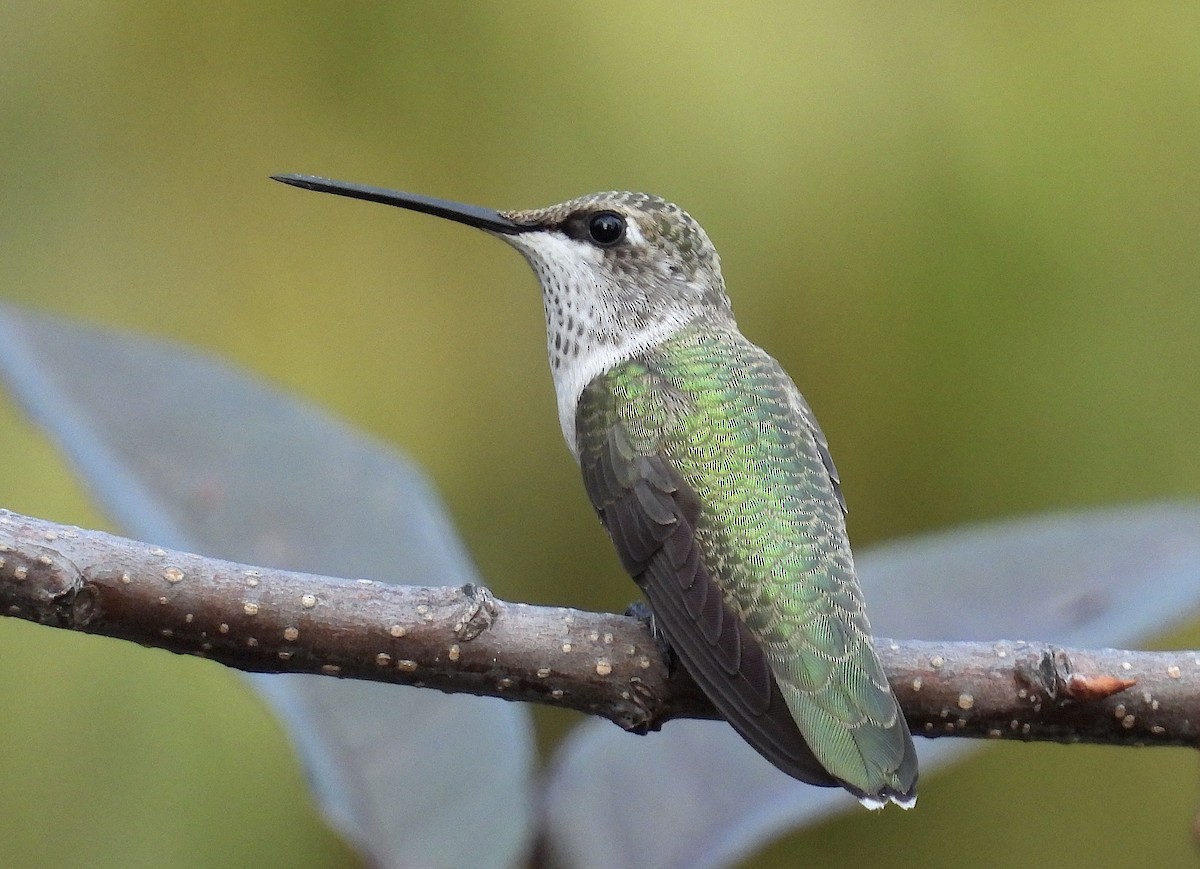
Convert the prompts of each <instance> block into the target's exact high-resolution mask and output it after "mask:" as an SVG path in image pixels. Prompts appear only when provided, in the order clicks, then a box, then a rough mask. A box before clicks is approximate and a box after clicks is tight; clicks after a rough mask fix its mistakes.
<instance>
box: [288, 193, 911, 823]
mask: <svg viewBox="0 0 1200 869" xmlns="http://www.w3.org/2000/svg"><path fill="white" fill-rule="evenodd" d="M272 177H273V178H274V179H275V180H277V181H282V182H283V183H285V184H290V185H293V186H295V187H301V188H304V189H308V190H316V191H320V192H325V193H335V194H338V195H340V196H349V197H353V198H356V199H363V200H368V201H371V202H380V203H384V204H387V205H395V206H398V207H400V208H406V209H409V210H412V211H419V212H423V213H425V214H431V215H435V216H437V217H442V218H447V219H449V220H452V221H457V222H459V223H463V224H466V225H468V226H473V227H476V228H478V229H482V230H484V231H485V232H487V233H489V234H491V235H493V236H496V237H497V238H500V239H502V240H503V241H505V242H507V243H508V244H510V245H511V246H512V247H514V248H516V249H517V251H518V252H520V253H521V254H522V255H523V256H524V258H525V259H526V260H527V261H528V263H529V265H530V266H531V267H532V268H533V270H534V272H535V273H536V275H537V278H538V280H539V282H540V283H541V287H542V302H543V308H544V311H545V318H546V341H547V349H548V353H549V358H550V370H551V373H552V375H553V379H554V388H555V393H556V396H557V399H558V416H559V422H560V424H561V426H562V432H563V437H564V438H565V439H566V442H567V447H568V448H569V449H570V451H571V453H572V455H573V456H574V457H575V459H576V461H577V462H578V464H579V466H580V469H581V471H582V475H583V484H584V488H585V489H586V490H587V494H588V497H589V498H590V499H591V503H592V506H593V507H594V508H595V510H596V512H597V513H598V514H599V517H600V519H601V521H602V522H603V524H604V526H605V528H606V529H607V530H608V534H609V536H610V537H611V539H612V542H613V544H614V546H615V547H616V550H617V553H618V555H619V556H620V561H621V564H622V566H623V567H624V569H625V570H626V571H627V572H628V573H629V575H630V576H631V577H632V578H633V579H634V581H635V582H636V583H637V584H638V586H640V588H641V590H642V593H643V594H644V596H645V597H646V600H647V602H648V604H649V607H650V610H651V612H652V613H653V619H654V622H655V623H656V625H657V627H658V628H659V630H661V632H662V634H663V635H664V636H665V638H666V640H667V642H668V644H669V645H670V647H671V648H672V649H673V650H674V652H675V653H676V654H677V656H678V658H679V660H680V661H681V662H682V664H683V666H684V667H685V668H686V669H687V670H688V672H689V673H690V674H691V676H692V678H693V679H695V681H696V682H697V684H698V685H699V686H700V688H701V689H702V690H703V691H704V693H705V694H706V695H707V696H708V698H709V699H710V700H711V701H712V703H713V706H714V707H716V709H717V710H718V711H719V712H720V713H721V714H722V716H724V718H725V719H726V720H728V722H729V723H730V724H731V725H732V726H733V728H734V729H735V730H736V731H737V732H738V733H739V734H740V735H741V736H742V737H743V738H744V739H745V740H746V741H747V742H748V743H749V744H750V745H751V746H753V747H754V748H755V749H756V750H757V751H758V752H759V753H760V754H761V755H762V756H763V757H765V758H766V759H767V760H768V761H770V762H771V763H772V764H774V765H775V766H776V767H778V768H779V769H780V770H782V771H783V772H785V773H787V774H789V775H791V776H793V777H794V778H796V779H799V780H800V781H803V782H807V783H809V784H813V785H819V786H823V787H836V786H839V785H840V786H841V787H843V788H845V789H846V790H848V791H849V792H850V793H852V794H853V795H854V796H856V797H857V798H858V799H859V800H860V801H861V802H862V803H863V804H864V805H866V806H867V807H868V808H873V809H875V808H881V807H882V806H884V805H885V804H886V803H887V802H888V801H892V802H895V803H897V804H899V805H901V806H903V807H905V808H910V807H912V806H913V805H914V804H915V803H916V781H917V757H916V752H915V750H914V747H913V742H912V737H911V735H910V734H909V730H908V725H907V723H906V721H905V719H904V715H903V713H902V711H901V709H900V706H899V704H898V703H897V701H896V698H895V696H894V695H893V694H892V691H891V688H890V686H889V685H888V681H887V678H886V676H885V675H884V672H883V667H882V665H881V664H880V661H879V658H878V656H877V654H876V652H875V649H874V646H873V643H872V640H871V631H870V625H869V624H868V621H867V614H866V610H865V607H864V603H863V596H862V592H861V590H860V589H859V583H858V578H857V576H856V574H855V570H854V560H853V557H852V555H851V552H850V544H849V540H848V537H847V533H846V523H845V512H846V502H845V500H844V498H843V495H842V488H841V481H840V479H839V477H838V472H837V469H836V468H835V467H834V464H833V459H832V458H831V456H830V453H829V445H828V442H827V440H826V438H825V435H824V433H823V432H822V431H821V428H820V426H818V425H817V420H816V417H815V416H814V415H813V412H812V410H811V409H810V408H809V406H808V403H807V402H806V401H805V400H804V398H803V396H802V395H801V394H800V390H799V389H797V387H796V385H795V384H794V383H793V382H792V379H791V378H790V377H789V376H788V375H787V373H786V372H785V371H784V370H783V368H782V366H780V364H779V363H778V362H777V361H775V359H774V358H772V357H771V356H769V355H768V354H767V353H766V352H765V351H763V350H762V349H760V348H759V347H758V346H756V345H755V344H753V343H751V342H750V341H749V340H747V339H746V338H745V337H743V336H742V333H741V332H740V330H739V329H738V325H737V323H736V321H735V320H734V316H733V311H732V308H731V306H730V302H729V297H728V296H727V295H726V291H725V281H724V278H723V277H722V275H721V264H720V258H719V257H718V256H717V251H716V248H715V247H714V246H713V244H712V242H711V241H710V240H709V238H708V235H707V234H706V233H705V231H704V230H703V229H702V228H701V227H700V225H699V224H698V223H697V222H696V221H695V220H693V219H692V218H691V217H690V216H689V215H688V214H687V213H686V212H685V211H683V210H682V209H681V208H679V207H678V206H677V205H674V204H672V203H670V202H667V201H666V200H664V199H660V198H659V197H657V196H652V195H649V194H645V193H629V192H608V193H593V194H590V195H586V196H581V197H579V198H577V199H571V200H569V201H567V202H563V203H561V204H559V205H551V206H549V207H546V208H538V209H532V210H525V211H495V210H492V209H489V208H482V207H479V206H474V205H464V204H461V203H457V202H451V201H448V200H444V199H436V198H432V197H428V196H421V195H418V194H413V193H405V192H401V191H396V190H386V189H383V188H378V187H368V186H365V185H360V184H352V183H347V182H342V181H333V180H330V179H327V178H319V177H315V176H310V175H274V176H272Z"/></svg>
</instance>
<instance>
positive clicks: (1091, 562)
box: [543, 502, 1200, 869]
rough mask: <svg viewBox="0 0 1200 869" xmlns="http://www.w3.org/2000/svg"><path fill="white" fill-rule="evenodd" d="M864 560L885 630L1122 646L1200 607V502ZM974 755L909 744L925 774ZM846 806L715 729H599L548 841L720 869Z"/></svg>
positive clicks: (587, 725) (1007, 530) (600, 856)
mask: <svg viewBox="0 0 1200 869" xmlns="http://www.w3.org/2000/svg"><path fill="white" fill-rule="evenodd" d="M858 564H859V572H860V575H861V577H862V583H863V587H864V590H865V593H866V596H867V601H868V604H869V605H870V611H871V614H872V615H871V621H872V625H873V627H874V628H875V631H876V633H877V634H878V635H880V636H887V637H896V638H911V639H928V640H938V639H945V640H987V639H1025V640H1042V641H1049V642H1055V643H1060V644H1063V645H1073V646H1085V647H1087V646H1094V647H1099V646H1116V647H1128V646H1133V645H1136V644H1139V643H1141V642H1144V641H1145V640H1147V639H1149V638H1150V637H1152V636H1154V635H1155V634H1157V633H1161V632H1164V631H1166V630H1168V629H1170V628H1171V627H1174V626H1176V625H1178V624H1180V623H1181V622H1182V621H1183V620H1185V619H1187V618H1188V617H1189V616H1193V615H1195V613H1196V612H1197V611H1198V610H1200V504H1196V503H1187V502H1180V503H1168V504H1153V505H1146V506H1131V507H1120V508H1111V509H1103V510H1090V511H1085V512H1079V513H1062V514H1055V515H1048V516H1039V517H1035V518H1029V519H1018V520H1013V521H1007V522H996V523H993V524H987V525H980V526H975V527H969V528H962V529H958V530H954V531H948V532H944V533H938V534H930V535H926V536H922V537H915V538H912V539H909V540H901V541H897V542H894V543H889V544H885V545H882V546H876V547H874V548H872V549H869V550H864V551H863V552H862V554H861V555H860V556H859V558H858ZM978 745H979V744H978V743H974V744H972V743H969V742H967V741H965V740H955V741H951V740H944V741H936V742H935V741H930V740H924V739H918V740H917V750H918V752H919V754H920V758H921V771H922V774H923V775H926V776H927V775H928V773H929V772H931V771H932V770H934V769H936V768H938V767H939V766H941V765H943V764H945V763H947V762H949V761H950V760H951V759H954V758H959V757H962V756H963V755H964V754H965V753H966V752H968V751H970V750H971V749H973V748H976V747H978ZM855 806H857V803H856V801H855V800H854V799H853V798H851V797H850V796H849V795H848V794H845V793H842V792H840V791H837V790H825V789H821V788H813V787H808V786H806V785H802V784H800V783H798V782H795V781H793V780H791V779H790V778H788V777H787V776H786V775H784V774H782V773H780V772H779V771H778V770H776V769H775V768H774V767H772V766H771V765H770V764H769V763H767V762H766V761H764V760H763V759H762V758H760V757H759V756H758V755H757V754H756V753H755V752H754V751H753V750H752V749H750V748H749V747H748V746H747V745H746V744H745V743H744V742H743V741H742V740H741V739H740V738H739V737H738V736H737V735H736V734H735V733H734V732H733V730H732V729H730V728H729V726H728V725H726V724H724V723H723V722H713V721H672V722H669V723H668V724H667V725H666V727H665V728H664V730H663V731H662V732H659V733H653V734H650V735H648V736H644V737H638V736H633V735H630V734H627V733H624V732H622V731H621V730H619V729H617V728H616V727H613V726H612V725H611V724H609V723H608V722H603V721H599V720H595V719H592V720H589V721H586V722H584V723H583V724H582V725H580V726H579V727H578V728H576V729H575V731H574V732H573V733H572V734H571V736H570V737H569V738H568V739H567V740H566V741H564V743H563V744H562V745H561V746H560V749H559V751H558V754H557V757H556V759H555V762H554V764H553V765H552V767H551V769H550V771H549V772H548V774H547V776H546V783H545V792H544V795H543V814H544V824H545V829H544V835H545V837H546V841H547V842H548V843H549V845H550V848H551V852H552V853H553V854H554V855H555V858H556V860H557V861H558V864H559V865H562V866H566V867H572V869H592V867H596V869H599V867H605V869H614V867H626V866H629V867H632V866H637V867H658V869H671V867H689V869H705V867H708V869H713V867H722V866H729V865H730V864H732V863H734V862H736V861H737V860H739V859H744V858H745V857H747V856H749V855H750V854H752V853H754V852H755V851H757V850H759V849H761V848H762V847H764V846H765V845H766V844H767V843H768V842H770V841H771V840H772V839H773V838H775V837H776V836H779V835H781V834H782V833H784V832H787V831H789V830H794V829H796V828H798V827H801V826H804V825H806V824H811V823H815V822H816V821H818V820H820V819H823V818H826V817H828V816H830V815H832V814H834V813H837V812H842V811H847V810H850V809H851V808H853V807H855Z"/></svg>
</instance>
